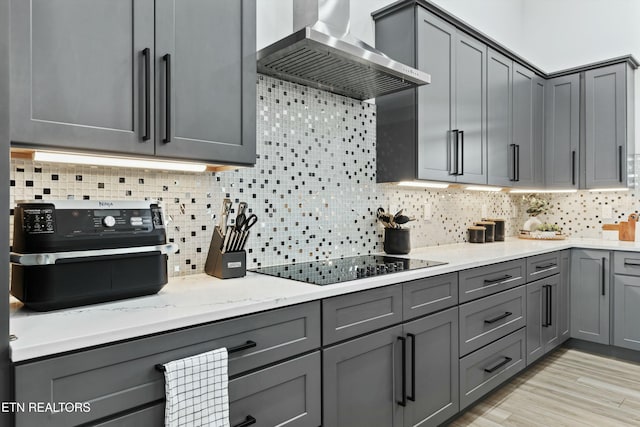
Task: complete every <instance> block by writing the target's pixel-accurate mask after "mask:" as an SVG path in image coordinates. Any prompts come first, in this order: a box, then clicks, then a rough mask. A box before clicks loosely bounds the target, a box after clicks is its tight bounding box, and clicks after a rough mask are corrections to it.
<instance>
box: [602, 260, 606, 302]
mask: <svg viewBox="0 0 640 427" xmlns="http://www.w3.org/2000/svg"><path fill="white" fill-rule="evenodd" d="M606 263H607V258H605V257H602V296H604V295H605V294H606V292H605V289H606V285H607V283H606V282H607V271H606V268H605V264H606Z"/></svg>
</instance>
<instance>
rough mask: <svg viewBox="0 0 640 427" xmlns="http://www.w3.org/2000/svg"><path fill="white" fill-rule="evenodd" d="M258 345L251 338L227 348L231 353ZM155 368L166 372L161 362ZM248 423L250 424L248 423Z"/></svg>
mask: <svg viewBox="0 0 640 427" xmlns="http://www.w3.org/2000/svg"><path fill="white" fill-rule="evenodd" d="M257 345H258V344H257V343H256V342H255V341H251V340H249V341H247V342H246V343H244V344H240V345H237V346H235V347H229V348H228V349H227V353H228V354H231V353H237V352H239V351H242V350H248V349H250V348H253V347H256V346H257ZM155 368H156V370H157V371H160V372H164V371H166V369H165V368H164V365H162V364H160V363H158V364H157V365H156V366H155ZM247 425H249V424H247Z"/></svg>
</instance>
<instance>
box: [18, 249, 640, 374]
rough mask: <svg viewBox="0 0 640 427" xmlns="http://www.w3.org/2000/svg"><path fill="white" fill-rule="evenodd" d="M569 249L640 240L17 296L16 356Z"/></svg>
mask: <svg viewBox="0 0 640 427" xmlns="http://www.w3.org/2000/svg"><path fill="white" fill-rule="evenodd" d="M568 248H587V249H605V250H623V251H640V242H637V243H636V242H619V241H605V240H597V239H569V240H562V241H534V240H519V239H508V240H507V241H506V242H495V243H487V244H471V243H460V244H453V245H445V246H434V247H427V248H419V249H414V250H413V251H412V252H411V254H410V255H408V256H406V257H408V258H418V259H428V260H436V261H445V262H447V263H448V264H446V265H441V266H436V267H431V268H424V269H418V270H412V271H403V272H399V273H394V274H391V275H385V276H376V277H369V278H366V279H360V280H353V281H349V282H343V283H338V284H333V285H328V286H316V285H310V284H306V283H302V282H296V281H292V280H286V279H280V278H275V277H271V276H265V275H262V274H256V273H251V272H249V273H247V275H246V276H245V277H243V278H239V279H227V280H221V279H216V278H214V277H211V276H208V275H206V274H198V275H192V276H186V277H180V278H172V279H170V280H169V283H168V284H167V285H166V286H165V287H164V288H163V289H162V290H161V291H160V292H159V293H158V294H156V295H152V296H147V297H140V298H132V299H127V300H121V301H116V302H112V303H104V304H96V305H90V306H84V307H78V308H71V309H65V310H57V311H50V312H45V313H39V312H34V311H30V310H28V309H26V308H24V307H23V306H22V304H21V303H20V302H18V301H17V300H15V299H13V298H11V310H10V333H11V334H14V335H16V336H17V337H18V338H17V340H15V341H12V342H11V357H12V360H13V361H14V362H20V361H25V360H29V359H34V358H39V357H44V356H50V355H54V354H58V353H63V352H68V351H73V350H78V349H82V348H87V347H92V346H96V345H101V344H107V343H110V342H114V341H120V340H126V339H131V338H135V337H140V336H144V335H148V334H154V333H159V332H164V331H169V330H172V329H176V328H182V327H186V326H193V325H198V324H202V323H207V322H213V321H216V320H221V319H226V318H230V317H235V316H241V315H246V314H250V313H256V312H259V311H264V310H270V309H274V308H279V307H284V306H288V305H293V304H298V303H303V302H307V301H313V300H318V299H321V298H327V297H331V296H336V295H341V294H346V293H349V292H355V291H361V290H365V289H372V288H376V287H379V286H385V285H390V284H394V283H400V282H405V281H409V280H414V279H419V278H423V277H430V276H436V275H438V274H444V273H449V272H452V271H459V270H464V269H467V268H473V267H479V266H483V265H487V264H493V263H496V262H502V261H508V260H512V259H516V258H523V257H527V256H532V255H537V254H541V253H546V252H551V251H556V250H561V249H568Z"/></svg>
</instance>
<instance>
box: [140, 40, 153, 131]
mask: <svg viewBox="0 0 640 427" xmlns="http://www.w3.org/2000/svg"><path fill="white" fill-rule="evenodd" d="M142 56H144V135H142V140H143V141H149V140H150V139H151V50H150V49H149V48H148V47H145V48H144V49H143V50H142Z"/></svg>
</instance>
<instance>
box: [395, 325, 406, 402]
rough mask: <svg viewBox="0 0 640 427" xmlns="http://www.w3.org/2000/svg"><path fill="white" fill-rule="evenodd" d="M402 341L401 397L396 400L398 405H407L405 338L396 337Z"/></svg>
mask: <svg viewBox="0 0 640 427" xmlns="http://www.w3.org/2000/svg"><path fill="white" fill-rule="evenodd" d="M398 340H399V341H400V342H402V368H401V370H402V392H401V393H402V399H401V400H398V401H397V402H398V405H400V406H407V340H406V338H405V337H398Z"/></svg>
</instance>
